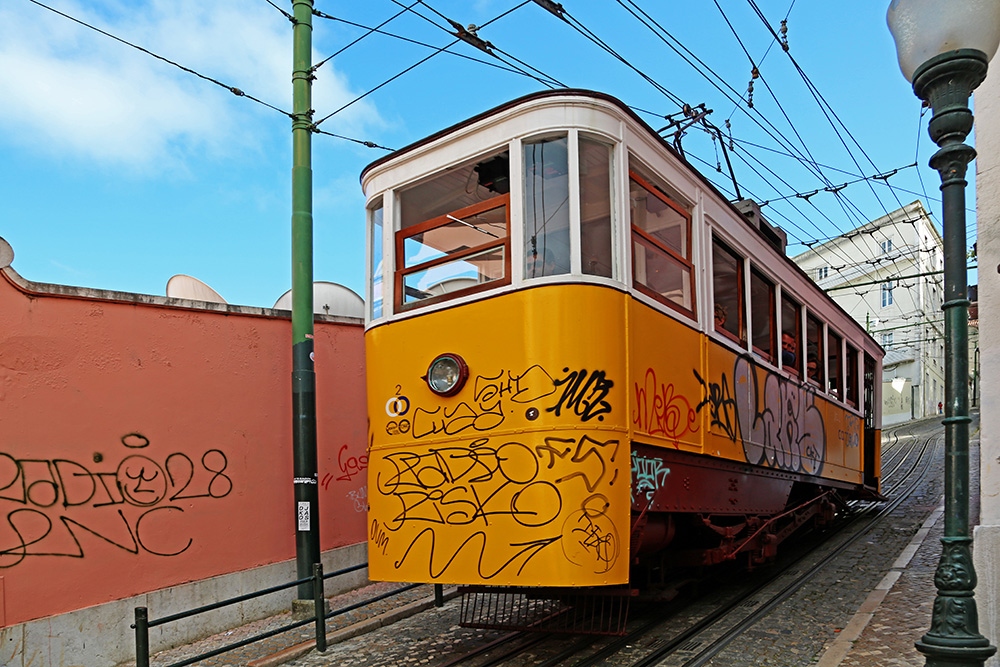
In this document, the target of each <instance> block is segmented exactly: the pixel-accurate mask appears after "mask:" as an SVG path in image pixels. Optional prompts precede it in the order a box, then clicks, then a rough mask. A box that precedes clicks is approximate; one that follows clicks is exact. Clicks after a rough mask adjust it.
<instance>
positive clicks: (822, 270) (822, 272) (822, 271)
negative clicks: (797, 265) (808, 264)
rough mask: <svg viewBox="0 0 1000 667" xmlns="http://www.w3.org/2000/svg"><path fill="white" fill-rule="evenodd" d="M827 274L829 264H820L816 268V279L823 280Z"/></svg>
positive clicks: (828, 273) (828, 272)
mask: <svg viewBox="0 0 1000 667" xmlns="http://www.w3.org/2000/svg"><path fill="white" fill-rule="evenodd" d="M828 275H830V267H829V266H821V267H819V268H818V269H817V270H816V280H824V279H826V277H827V276H828Z"/></svg>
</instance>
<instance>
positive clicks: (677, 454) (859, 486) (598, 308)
mask: <svg viewBox="0 0 1000 667" xmlns="http://www.w3.org/2000/svg"><path fill="white" fill-rule="evenodd" d="M361 180H362V185H363V187H364V191H365V194H366V197H367V202H368V204H367V207H368V210H367V214H368V275H369V278H370V280H369V284H368V287H367V299H366V302H367V304H368V305H367V308H368V313H367V321H366V333H365V344H366V363H367V400H368V417H369V430H370V432H369V440H370V445H369V458H368V462H369V473H368V474H369V485H368V500H369V523H370V526H369V527H370V533H369V545H368V546H369V571H370V576H371V578H372V579H380V580H390V581H412V582H434V583H460V584H488V585H500V586H514V585H516V586H603V585H612V584H623V583H627V582H628V581H629V577H630V566H631V565H632V564H634V563H636V562H637V560H638V559H639V558H640V556H641V555H642V554H647V553H650V554H661V555H662V554H668V555H669V556H670V558H671V559H673V560H671V561H670V562H676V563H712V562H718V561H720V560H724V559H727V558H734V557H736V556H738V555H744V554H745V555H746V556H747V558H748V559H750V561H751V562H756V561H759V560H763V559H765V558H766V557H768V556H769V555H773V552H774V546H775V545H776V543H777V542H779V541H780V539H781V538H782V537H783V536H784V535H785V534H786V533H787V532H789V529H790V528H794V527H795V526H796V525H798V524H800V523H803V522H805V521H806V520H812V519H813V518H815V517H819V516H826V515H828V514H829V513H830V512H831V511H832V508H833V507H834V506H835V505H836V504H837V503H838V502H840V501H841V500H842V499H844V498H850V497H865V496H867V497H877V495H878V488H879V466H880V460H879V449H878V447H879V440H880V437H879V428H880V415H879V410H878V406H879V405H880V403H881V397H880V396H879V391H880V387H881V383H880V382H878V381H876V379H878V378H880V377H881V358H882V349H881V348H880V347H879V346H878V345H877V344H876V343H875V341H874V340H873V339H872V338H871V337H870V336H868V335H867V334H866V333H865V332H864V330H863V329H862V328H861V327H860V326H859V325H858V324H857V323H855V322H854V321H853V320H852V319H851V318H850V317H849V316H848V315H847V314H846V313H844V312H843V311H842V310H841V309H840V308H839V307H838V306H837V305H835V304H834V303H833V302H832V301H831V300H830V299H828V298H827V297H826V295H825V294H824V293H823V292H822V291H821V290H820V289H818V288H817V286H816V285H815V284H814V283H813V282H812V281H811V280H809V278H808V277H807V276H805V274H803V272H802V271H801V270H799V269H798V267H796V266H795V265H794V264H793V263H792V262H791V261H790V260H788V259H787V258H786V257H785V254H784V242H785V239H784V235H783V233H782V232H781V231H780V230H779V229H777V228H774V227H772V226H771V225H770V224H768V223H767V221H765V220H764V219H763V218H762V217H761V215H760V210H759V209H758V208H756V207H754V206H753V205H752V204H751V203H749V202H740V203H738V204H736V205H734V204H731V203H730V202H728V201H727V200H726V199H725V198H724V197H723V196H722V195H721V194H720V193H719V192H718V191H717V190H716V189H715V188H714V187H713V186H712V185H711V184H710V183H709V182H708V180H707V179H705V178H704V177H703V176H701V175H700V174H699V173H698V172H697V171H696V170H695V169H693V168H692V167H691V166H690V165H689V164H688V163H687V162H686V161H685V160H684V159H683V158H682V157H681V156H680V155H678V154H677V153H676V152H675V151H674V150H672V149H671V148H670V147H669V146H668V145H667V144H666V143H665V142H664V141H663V140H662V139H661V138H660V137H659V136H658V135H657V134H656V133H655V132H654V131H653V130H652V129H651V128H650V127H649V126H647V125H646V124H645V123H644V122H642V121H641V120H640V119H639V118H638V117H637V116H636V115H635V114H634V113H633V112H632V111H631V110H629V109H628V107H626V106H625V105H624V104H623V103H622V102H620V101H619V100H617V99H614V98H612V97H610V96H607V95H603V94H599V93H594V92H589V91H574V90H559V91H551V92H545V93H539V94H535V95H530V96H527V97H524V98H521V99H518V100H515V101H513V102H510V103H508V104H505V105H503V106H501V107H498V108H496V109H492V110H490V111H488V112H485V113H483V114H480V115H478V116H476V117H474V118H471V119H469V120H468V121H466V122H463V123H460V124H458V125H456V126H454V127H451V128H448V129H446V130H443V131H441V132H438V133H437V134H435V135H433V136H431V137H428V138H427V139H424V140H423V141H419V142H417V143H415V144H413V145H411V146H409V147H407V148H404V149H402V150H400V151H397V152H395V153H393V154H391V155H388V156H386V157H385V158H383V159H381V160H378V161H377V162H375V163H373V164H372V165H370V166H369V167H367V168H366V169H365V171H364V173H363V174H362V178H361ZM789 517H791V518H789Z"/></svg>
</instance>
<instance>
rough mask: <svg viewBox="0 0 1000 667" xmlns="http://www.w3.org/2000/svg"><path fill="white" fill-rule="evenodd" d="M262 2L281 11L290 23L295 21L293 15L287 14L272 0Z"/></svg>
mask: <svg viewBox="0 0 1000 667" xmlns="http://www.w3.org/2000/svg"><path fill="white" fill-rule="evenodd" d="M264 2H266V3H267V4H269V5H271V6H272V7H274V8H275V9H277V10H278V11H279V12H281V13H282V14H283V15H284V17H285V18H286V19H288V20H289V21H291V22H292V24H294V23H295V17H294V16H292V15H291V14H289V13H288V12H286V11H285V10H284V9H282V8H281V7H279V6H278V5H276V4H274V2H273V0H264Z"/></svg>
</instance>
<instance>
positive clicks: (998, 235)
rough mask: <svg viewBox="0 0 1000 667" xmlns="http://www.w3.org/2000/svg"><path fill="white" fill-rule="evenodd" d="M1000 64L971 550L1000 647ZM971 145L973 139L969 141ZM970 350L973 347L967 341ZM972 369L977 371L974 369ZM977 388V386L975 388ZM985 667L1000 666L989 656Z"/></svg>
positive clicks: (980, 137)
mask: <svg viewBox="0 0 1000 667" xmlns="http://www.w3.org/2000/svg"><path fill="white" fill-rule="evenodd" d="M998 70H1000V60H998V59H996V58H994V59H993V63H992V64H991V67H990V74H989V76H987V77H986V81H985V82H983V84H982V85H981V86H979V88H977V89H976V93H975V113H976V129H975V147H976V151H977V152H978V153H979V157H977V158H976V161H975V162H974V163H973V164H972V168H973V169H975V170H976V219H977V222H978V223H979V230H978V240H977V243H978V250H979V258H978V263H979V266H980V267H982V270H981V271H980V272H979V330H980V332H981V335H980V337H979V350H980V355H979V362H980V365H979V371H980V374H981V377H982V378H983V380H985V381H984V382H982V390H981V401H982V402H981V405H982V410H981V415H982V423H981V424H982V433H981V435H980V440H979V447H980V476H979V482H980V501H981V505H980V508H981V509H980V512H981V513H980V525H979V526H976V529H975V533H974V539H975V546H974V548H973V557H974V559H975V565H976V574H977V575H978V576H979V586H978V588H977V589H976V606H977V607H978V608H979V615H980V626H979V631H980V632H982V633H983V635H985V636H986V638H987V639H989V640H990V641H991V642H992V643H993V645H994V646H996V645H997V642H1000V493H998V489H1000V461H998V457H1000V392H998V391H997V388H996V386H995V385H994V384H993V382H992V381H993V379H995V378H997V377H1000V268H998V269H997V270H994V268H993V267H1000V224H998V222H997V221H998V220H1000V72H998ZM970 141H971V138H970ZM969 347H970V349H974V347H975V343H974V342H973V341H972V340H970V342H969ZM973 368H975V366H973ZM977 384H978V383H977ZM986 664H987V665H988V666H989V667H996V666H997V665H1000V658H997V657H995V656H994V657H993V658H990V660H989V661H988V662H987V663H986Z"/></svg>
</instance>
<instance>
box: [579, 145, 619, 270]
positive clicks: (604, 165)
mask: <svg viewBox="0 0 1000 667" xmlns="http://www.w3.org/2000/svg"><path fill="white" fill-rule="evenodd" d="M611 173H612V170H611V146H608V145H607V144H602V143H600V142H597V141H592V140H590V139H584V138H581V139H580V251H581V268H582V270H583V273H584V274H586V275H591V276H604V277H605V278H610V277H611Z"/></svg>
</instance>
